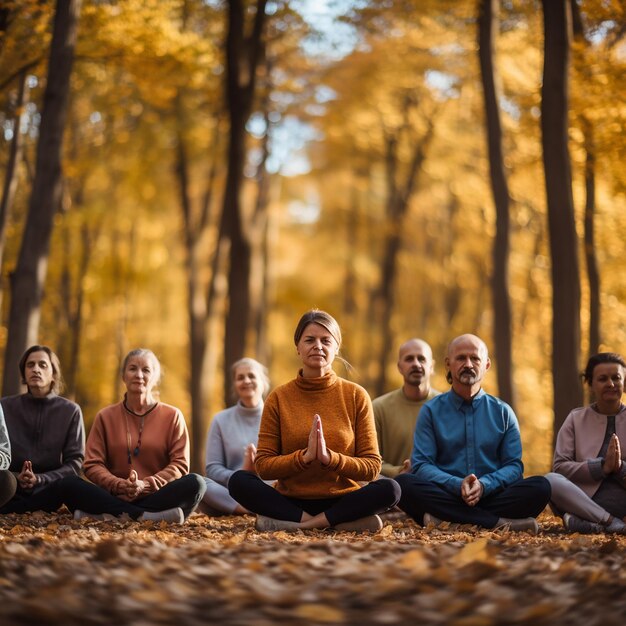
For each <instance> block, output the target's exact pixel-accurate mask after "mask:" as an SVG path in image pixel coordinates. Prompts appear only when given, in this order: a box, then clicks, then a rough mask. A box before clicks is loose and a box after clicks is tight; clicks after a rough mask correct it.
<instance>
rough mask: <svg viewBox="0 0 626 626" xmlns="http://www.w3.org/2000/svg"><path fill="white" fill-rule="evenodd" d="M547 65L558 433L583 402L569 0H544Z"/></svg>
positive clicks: (544, 102) (544, 94)
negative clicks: (571, 140) (570, 103)
mask: <svg viewBox="0 0 626 626" xmlns="http://www.w3.org/2000/svg"><path fill="white" fill-rule="evenodd" d="M542 5H543V16H544V39H545V43H544V64H543V83H542V88H541V140H542V148H543V162H544V173H545V183H546V196H547V203H548V230H549V238H550V257H551V261H552V370H553V389H554V434H555V435H556V433H557V432H558V431H559V429H560V428H561V425H562V424H563V421H564V420H565V417H566V416H567V414H568V413H569V411H570V410H571V409H572V408H573V407H576V406H580V405H581V404H582V402H583V394H582V387H581V384H580V379H579V377H578V370H579V363H578V359H579V349H580V272H579V264H578V238H577V235H576V223H575V216H574V200H573V197H572V175H571V167H570V157H569V147H568V68H569V56H570V36H571V35H570V32H571V13H570V5H569V1H568V0H542Z"/></svg>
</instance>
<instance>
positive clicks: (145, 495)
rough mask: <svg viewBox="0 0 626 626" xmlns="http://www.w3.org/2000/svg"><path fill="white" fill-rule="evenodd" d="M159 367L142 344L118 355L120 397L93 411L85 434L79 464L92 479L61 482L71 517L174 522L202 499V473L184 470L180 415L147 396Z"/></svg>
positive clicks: (186, 449) (186, 437) (186, 459)
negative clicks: (120, 358) (120, 360)
mask: <svg viewBox="0 0 626 626" xmlns="http://www.w3.org/2000/svg"><path fill="white" fill-rule="evenodd" d="M160 374H161V366H160V363H159V360H158V359H157V358H156V356H155V355H154V353H153V352H151V351H150V350H145V349H137V350H132V351H131V352H129V353H128V354H127V355H126V358H125V359H124V362H123V365H122V380H123V381H124V384H125V385H126V393H125V395H124V399H123V400H122V401H121V402H118V403H117V404H113V405H111V406H108V407H106V408H104V409H102V410H101V411H100V412H99V413H98V414H97V415H96V418H95V421H94V423H93V426H92V427H91V431H90V433H89V436H88V438H87V446H86V450H85V463H84V466H83V469H84V472H85V476H86V477H87V478H88V479H89V481H91V483H93V484H89V483H87V482H85V481H81V480H80V479H78V478H76V479H73V480H70V479H67V480H66V481H64V482H65V484H64V485H63V487H64V491H65V493H66V498H65V502H66V504H67V505H68V506H69V507H70V508H71V509H72V510H74V511H75V513H74V517H75V518H76V519H80V518H82V517H95V518H103V517H104V516H105V515H106V514H109V515H114V516H119V515H122V514H124V513H126V514H128V515H129V516H130V517H131V518H133V519H164V520H166V521H170V522H178V523H182V522H183V521H184V520H185V519H186V518H187V517H188V516H189V514H190V513H191V512H192V511H194V510H195V508H196V507H197V506H198V504H199V503H200V501H201V500H202V496H203V494H204V491H205V489H206V486H205V484H204V480H203V479H202V477H201V476H199V475H198V474H189V435H188V432H187V426H186V424H185V419H184V417H183V415H182V413H181V412H180V410H179V409H177V408H176V407H173V406H170V405H169V404H165V403H163V402H160V401H159V400H158V399H157V398H156V397H155V395H154V388H155V385H156V384H157V383H158V382H159V379H160ZM81 483H82V484H81ZM94 485H95V486H97V488H95V487H94Z"/></svg>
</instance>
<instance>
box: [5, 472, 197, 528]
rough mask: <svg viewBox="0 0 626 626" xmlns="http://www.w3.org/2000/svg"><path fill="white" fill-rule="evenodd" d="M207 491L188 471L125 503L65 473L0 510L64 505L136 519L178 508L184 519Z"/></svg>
mask: <svg viewBox="0 0 626 626" xmlns="http://www.w3.org/2000/svg"><path fill="white" fill-rule="evenodd" d="M205 490H206V484H205V482H204V479H203V478H202V477H201V476H199V475H198V474H187V475H186V476H183V477H182V478H179V479H177V480H174V481H172V482H170V483H167V485H164V486H163V487H161V489H159V490H158V491H155V492H154V493H151V494H150V495H149V496H146V497H145V498H140V499H139V500H134V501H133V502H125V501H124V500H120V498H118V497H116V496H114V495H112V494H111V493H109V492H108V491H106V490H105V489H102V487H98V485H94V484H93V483H90V482H88V481H86V480H83V479H82V478H79V477H78V476H67V477H66V478H62V479H61V480H57V481H55V482H53V483H50V485H48V486H47V487H45V488H44V489H42V490H41V491H38V492H37V493H35V494H32V495H28V494H26V493H21V494H20V493H18V494H17V495H16V496H15V497H14V498H13V499H12V500H11V501H9V502H8V503H7V504H5V505H4V506H3V507H2V508H1V509H0V513H27V512H29V511H47V512H49V513H51V512H54V511H56V510H57V509H58V508H59V507H60V506H61V505H62V504H65V505H66V506H67V508H68V509H70V511H72V512H74V511H75V510H76V509H80V510H81V511H85V512H86V513H91V514H96V515H97V514H100V513H108V514H110V515H115V516H116V517H117V516H119V515H123V514H124V513H126V514H128V516H129V517H131V518H132V519H137V518H138V517H139V516H140V515H141V514H142V513H144V512H146V511H163V510H165V509H172V508H175V507H180V508H181V509H182V510H183V513H184V515H185V518H187V517H188V516H189V514H190V513H192V511H194V509H195V508H196V507H197V506H198V504H199V503H200V500H202V496H203V495H204V492H205Z"/></svg>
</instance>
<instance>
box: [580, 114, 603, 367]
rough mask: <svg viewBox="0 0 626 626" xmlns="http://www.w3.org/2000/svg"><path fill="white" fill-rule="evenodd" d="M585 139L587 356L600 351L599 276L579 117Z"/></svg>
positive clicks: (591, 178)
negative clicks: (587, 289) (587, 292)
mask: <svg viewBox="0 0 626 626" xmlns="http://www.w3.org/2000/svg"><path fill="white" fill-rule="evenodd" d="M582 121H583V133H584V135H585V152H586V155H587V156H586V159H585V260H586V265H587V279H588V281H589V356H591V355H593V354H596V353H597V352H598V351H599V350H600V343H601V341H602V337H601V336H600V272H599V271H598V261H597V259H596V243H595V212H596V158H595V145H594V140H593V125H592V124H591V122H590V121H589V120H588V119H587V118H585V117H583V120H582Z"/></svg>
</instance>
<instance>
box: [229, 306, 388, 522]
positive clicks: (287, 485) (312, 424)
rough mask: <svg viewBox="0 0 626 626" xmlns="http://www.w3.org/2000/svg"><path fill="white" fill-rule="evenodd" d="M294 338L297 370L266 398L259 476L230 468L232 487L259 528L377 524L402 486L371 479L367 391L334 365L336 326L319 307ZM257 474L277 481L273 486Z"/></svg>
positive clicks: (375, 460)
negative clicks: (254, 514) (291, 378)
mask: <svg viewBox="0 0 626 626" xmlns="http://www.w3.org/2000/svg"><path fill="white" fill-rule="evenodd" d="M294 343H295V344H296V350H297V353H298V355H299V357H300V360H301V361H302V369H301V370H300V371H299V372H298V376H297V377H296V378H295V379H294V380H292V381H290V382H288V383H287V384H285V385H281V386H280V387H278V388H276V389H275V390H274V391H272V393H270V395H269V396H268V398H267V400H266V402H265V406H264V409H263V416H262V418H261V426H260V429H259V441H258V446H257V448H258V450H257V455H256V459H255V468H256V470H257V472H258V475H257V474H255V473H253V472H248V471H244V470H240V471H238V472H235V473H234V474H233V475H232V476H231V478H230V480H229V482H228V488H229V491H230V494H231V496H232V497H233V498H234V499H235V500H237V501H238V502H239V503H240V504H241V505H242V506H244V507H245V508H246V509H248V510H249V511H253V512H255V513H257V522H256V527H257V529H258V530H297V529H312V528H327V527H333V528H335V529H337V530H357V531H358V530H369V531H372V532H375V531H377V530H380V528H382V522H381V520H380V518H379V517H378V515H377V514H378V513H382V512H383V511H386V510H387V509H389V508H391V507H393V506H395V504H396V503H397V502H398V500H399V499H400V488H399V486H398V484H397V483H396V482H395V481H393V480H390V479H386V478H381V479H379V480H375V479H376V477H377V476H378V474H379V472H380V468H381V457H380V454H379V453H378V442H377V439H376V429H375V426H374V414H373V411H372V403H371V401H370V398H369V396H368V394H367V392H366V391H365V390H364V389H363V388H362V387H360V386H359V385H356V384H355V383H352V382H349V381H347V380H344V379H343V378H340V377H339V376H337V374H335V372H334V371H333V369H332V364H333V361H334V359H335V357H336V356H337V354H338V352H339V348H340V347H341V330H340V328H339V325H338V324H337V322H336V321H335V320H334V318H333V317H332V316H330V315H329V314H328V313H326V312H324V311H319V310H312V311H308V312H307V313H305V314H304V315H303V316H302V318H301V319H300V322H299V323H298V326H297V328H296V331H295V334H294ZM263 479H265V480H276V482H275V484H274V487H270V486H269V485H267V484H266V483H265V482H263ZM369 481H373V482H369ZM364 482H365V483H368V484H366V485H365V486H361V485H362V483H364Z"/></svg>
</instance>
